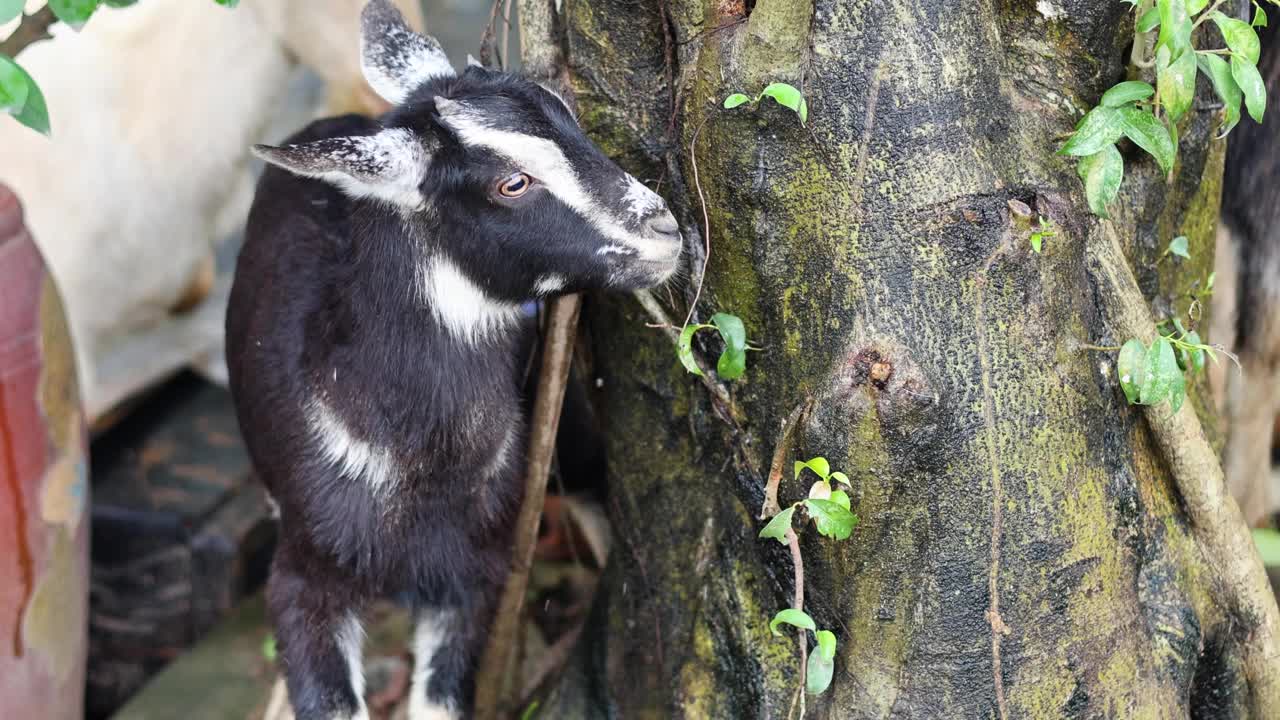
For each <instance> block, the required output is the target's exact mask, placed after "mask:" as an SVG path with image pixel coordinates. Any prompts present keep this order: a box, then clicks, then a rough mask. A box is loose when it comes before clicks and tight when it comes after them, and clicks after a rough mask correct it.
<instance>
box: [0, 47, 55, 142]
mask: <svg viewBox="0 0 1280 720" xmlns="http://www.w3.org/2000/svg"><path fill="white" fill-rule="evenodd" d="M0 111H3V112H5V113H7V114H9V115H12V116H13V117H14V119H15V120H17V121H18V122H20V123H22V124H23V125H26V126H27V127H29V128H31V129H32V130H35V131H36V132H38V133H42V134H44V135H48V134H49V109H48V106H47V105H45V102H44V94H43V93H41V92H40V87H39V86H38V85H36V82H35V80H32V79H31V76H30V75H28V74H27V71H26V70H23V69H22V66H21V65H19V64H18V63H16V62H14V61H13V60H11V59H9V58H8V57H5V56H4V55H0Z"/></svg>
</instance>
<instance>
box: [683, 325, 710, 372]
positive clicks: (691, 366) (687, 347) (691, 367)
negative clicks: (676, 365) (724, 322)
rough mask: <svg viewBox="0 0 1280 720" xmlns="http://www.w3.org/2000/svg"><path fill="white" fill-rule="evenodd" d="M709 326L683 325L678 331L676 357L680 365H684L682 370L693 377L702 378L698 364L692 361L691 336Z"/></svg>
mask: <svg viewBox="0 0 1280 720" xmlns="http://www.w3.org/2000/svg"><path fill="white" fill-rule="evenodd" d="M709 327H711V326H710V325H685V326H684V329H683V330H681V331H680V340H679V342H677V343H676V357H678V358H680V364H681V365H684V369H685V370H688V371H689V372H691V373H693V374H694V375H698V376H702V369H701V368H699V367H698V363H697V362H696V361H695V360H694V359H693V334H694V333H696V332H698V331H699V330H702V329H704V328H709Z"/></svg>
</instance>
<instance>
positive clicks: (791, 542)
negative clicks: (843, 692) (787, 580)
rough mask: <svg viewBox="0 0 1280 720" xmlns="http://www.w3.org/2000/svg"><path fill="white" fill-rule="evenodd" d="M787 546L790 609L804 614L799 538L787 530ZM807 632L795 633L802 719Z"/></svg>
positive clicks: (807, 669) (807, 668) (801, 715)
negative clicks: (792, 580) (791, 592)
mask: <svg viewBox="0 0 1280 720" xmlns="http://www.w3.org/2000/svg"><path fill="white" fill-rule="evenodd" d="M787 546H788V547H790V548H791V566H792V568H793V569H794V570H795V583H796V589H795V594H794V597H793V598H792V602H791V607H793V608H795V609H796V610H799V611H801V612H804V558H803V557H802V556H801V555H800V538H799V537H798V536H797V535H796V531H795V530H794V529H792V528H787ZM806 632H808V630H805V629H804V628H800V629H799V631H798V632H797V633H796V641H797V646H798V647H799V650H800V688H801V689H800V717H801V718H803V717H804V711H805V708H804V686H805V678H806V677H807V676H808V675H809V643H808V642H807V638H806V637H805V633H806Z"/></svg>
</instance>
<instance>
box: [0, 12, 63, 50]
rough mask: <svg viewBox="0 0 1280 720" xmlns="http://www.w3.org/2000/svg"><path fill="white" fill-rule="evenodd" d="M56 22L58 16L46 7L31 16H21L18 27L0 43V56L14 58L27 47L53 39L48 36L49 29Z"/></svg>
mask: <svg viewBox="0 0 1280 720" xmlns="http://www.w3.org/2000/svg"><path fill="white" fill-rule="evenodd" d="M56 22H58V16H57V15H54V14H53V11H52V10H50V9H49V6H48V5H45V6H44V7H42V8H40V9H39V10H37V11H36V12H35V13H33V14H31V15H23V16H22V21H21V22H19V23H18V27H16V28H14V29H13V32H12V33H9V37H7V38H5V39H4V42H0V55H7V56H9V57H11V58H16V57H18V53H20V52H22V51H23V50H25V49H26V47H27V46H28V45H30V44H32V43H37V42H40V41H41V40H51V39H53V36H52V35H50V34H49V28H50V27H52V26H53V24H54V23H56Z"/></svg>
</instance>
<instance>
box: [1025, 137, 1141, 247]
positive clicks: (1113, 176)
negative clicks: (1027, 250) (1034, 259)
mask: <svg viewBox="0 0 1280 720" xmlns="http://www.w3.org/2000/svg"><path fill="white" fill-rule="evenodd" d="M1076 171H1077V172H1079V173H1080V179H1081V180H1083V181H1084V196H1085V199H1086V200H1088V201H1089V209H1090V210H1092V211H1093V214H1094V215H1097V216H1098V217H1107V204H1108V203H1110V202H1111V201H1112V200H1115V198H1116V195H1118V194H1119V193H1120V183H1121V182H1123V181H1124V158H1123V157H1121V156H1120V151H1119V150H1117V149H1116V146H1115V145H1107V146H1106V147H1104V148H1102V149H1101V150H1099V151H1098V152H1096V153H1094V154H1093V155H1089V156H1086V157H1082V158H1080V163H1079V164H1078V165H1077V166H1076ZM1037 252H1039V251H1038V250H1037Z"/></svg>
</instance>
